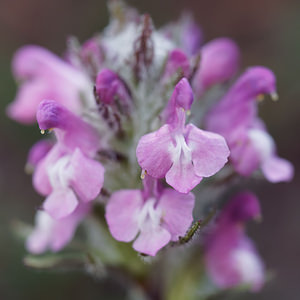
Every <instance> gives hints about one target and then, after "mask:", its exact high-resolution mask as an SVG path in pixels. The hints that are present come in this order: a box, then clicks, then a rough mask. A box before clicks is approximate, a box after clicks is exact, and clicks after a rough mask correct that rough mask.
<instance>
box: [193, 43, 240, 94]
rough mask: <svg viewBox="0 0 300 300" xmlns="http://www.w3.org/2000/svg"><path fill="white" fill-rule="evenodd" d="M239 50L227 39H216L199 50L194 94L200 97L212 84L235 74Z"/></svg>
mask: <svg viewBox="0 0 300 300" xmlns="http://www.w3.org/2000/svg"><path fill="white" fill-rule="evenodd" d="M239 56H240V54H239V49H238V47H237V45H236V43H235V42H233V41H232V40H230V39H228V38H218V39H215V40H213V41H211V42H209V43H207V44H205V45H204V46H203V47H202V49H201V61H200V65H199V69H198V71H197V73H196V74H195V77H194V80H193V86H194V88H195V91H196V94H198V95H201V94H202V93H203V92H204V91H205V90H206V89H208V88H209V87H211V86H212V85H213V84H217V83H222V82H224V81H226V80H228V79H230V78H231V77H233V75H234V74H235V73H236V72H237V70H238V67H239Z"/></svg>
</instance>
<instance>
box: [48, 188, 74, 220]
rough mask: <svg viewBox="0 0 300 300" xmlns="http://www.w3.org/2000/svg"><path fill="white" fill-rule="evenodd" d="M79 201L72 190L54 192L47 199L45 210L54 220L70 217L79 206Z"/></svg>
mask: <svg viewBox="0 0 300 300" xmlns="http://www.w3.org/2000/svg"><path fill="white" fill-rule="evenodd" d="M78 203H79V202H78V199H77V197H76V195H75V194H74V192H73V191H72V190H71V189H70V188H67V187H66V188H61V189H56V190H53V192H52V193H51V194H50V195H49V196H48V197H47V198H46V200H45V202H44V204H43V208H44V209H45V211H46V212H47V213H49V215H50V216H51V217H52V218H54V219H62V218H65V217H67V216H69V215H70V214H71V213H72V212H73V211H74V210H75V209H76V207H77V206H78Z"/></svg>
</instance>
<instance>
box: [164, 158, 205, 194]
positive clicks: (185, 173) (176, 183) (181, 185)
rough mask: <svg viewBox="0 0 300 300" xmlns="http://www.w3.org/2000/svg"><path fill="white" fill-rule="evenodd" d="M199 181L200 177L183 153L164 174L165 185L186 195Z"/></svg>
mask: <svg viewBox="0 0 300 300" xmlns="http://www.w3.org/2000/svg"><path fill="white" fill-rule="evenodd" d="M201 180H202V177H200V176H198V175H197V174H196V173H195V169H194V166H193V163H192V161H191V160H189V159H187V158H185V157H184V154H183V153H181V157H180V159H179V160H177V161H174V163H173V165H172V167H171V169H170V170H169V171H168V172H167V174H166V181H167V183H168V184H169V185H171V186H172V187H173V188H174V189H175V190H176V191H178V192H180V193H188V192H189V191H190V190H192V189H193V188H194V187H195V186H196V185H197V184H198V183H200V181H201Z"/></svg>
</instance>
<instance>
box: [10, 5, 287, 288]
mask: <svg viewBox="0 0 300 300" xmlns="http://www.w3.org/2000/svg"><path fill="white" fill-rule="evenodd" d="M110 9H111V13H112V19H111V22H110V24H109V26H108V27H107V28H106V29H105V30H104V31H103V33H101V34H100V35H98V36H95V37H93V38H91V39H89V40H88V41H87V42H85V43H83V44H82V45H81V44H80V43H79V42H78V41H77V40H75V39H71V40H70V41H69V43H68V49H67V51H66V53H65V55H64V57H63V58H60V57H58V56H56V55H55V54H53V53H51V52H49V51H48V50H46V49H44V48H41V47H38V46H25V47H23V48H21V49H20V50H19V51H18V52H17V53H16V54H15V56H14V59H13V73H14V75H15V77H16V78H17V79H18V80H20V81H21V82H20V88H19V91H18V93H17V96H16V99H15V100H14V102H12V103H11V104H10V105H9V107H8V110H7V113H8V115H9V116H10V117H11V118H12V119H14V120H16V121H18V122H21V123H24V124H31V123H34V122H37V123H38V126H39V128H40V130H41V133H47V138H45V139H43V140H42V141H39V142H38V143H36V144H35V145H34V146H33V147H32V149H31V150H30V153H29V156H28V162H27V170H29V171H31V172H32V174H33V186H34V188H35V189H36V191H37V192H38V193H40V194H41V195H42V196H44V197H45V200H44V202H43V204H42V205H41V210H40V211H38V212H37V216H36V227H35V229H34V230H33V231H32V233H31V234H30V235H29V237H28V239H27V244H26V245H27V249H28V251H30V252H32V253H35V254H39V253H42V252H45V251H46V250H50V251H54V252H56V251H59V250H61V249H62V248H64V247H65V246H66V245H67V244H68V243H69V242H70V240H71V239H72V237H73V235H74V233H75V231H76V227H77V226H78V224H79V223H80V222H81V221H82V220H84V219H86V218H88V215H89V214H91V212H92V211H93V207H95V206H101V205H103V206H104V207H105V213H104V217H105V220H106V222H107V225H108V229H109V231H110V233H111V235H112V236H113V237H114V238H115V239H116V240H118V241H122V242H131V241H133V248H134V249H135V250H136V251H137V252H139V253H142V254H144V255H149V256H155V255H156V254H157V253H158V251H160V250H161V249H162V248H164V247H165V246H166V245H167V244H169V243H171V244H172V245H173V244H174V245H176V243H177V244H180V241H181V239H182V237H184V236H185V234H186V233H187V232H188V231H189V229H190V228H191V226H192V224H193V220H194V217H193V210H194V206H195V202H196V201H197V202H199V205H200V206H201V201H202V199H201V190H202V189H203V190H205V188H206V184H205V182H206V181H205V180H203V178H207V177H211V176H213V175H215V174H216V173H218V172H219V171H220V170H221V169H223V171H222V172H219V174H218V175H216V176H214V177H212V179H210V180H209V182H212V183H213V182H215V181H217V180H222V179H224V177H225V176H227V175H226V174H230V175H233V176H235V177H236V178H240V176H239V175H241V176H244V177H245V176H246V177H250V176H252V175H253V174H259V173H260V172H261V173H262V174H263V175H264V176H265V178H266V179H267V180H269V181H271V182H279V181H289V180H291V179H292V177H293V167H292V165H291V163H290V162H288V161H287V160H285V159H282V158H279V157H278V156H277V154H276V147H275V143H274V141H273V139H272V138H271V136H270V135H269V133H268V132H267V129H266V126H265V125H264V123H263V121H262V120H261V119H259V117H258V101H257V99H261V98H262V97H263V96H264V95H271V97H272V98H274V99H276V98H277V94H276V84H275V77H274V74H273V73H272V71H271V70H269V69H267V68H265V67H261V66H256V67H251V68H249V69H248V70H247V71H246V72H245V73H242V75H240V76H239V77H238V79H236V81H235V82H234V83H233V85H232V86H231V87H229V88H228V86H229V84H228V83H229V82H230V81H231V80H234V78H235V77H236V76H237V73H238V72H239V61H240V53H239V48H238V46H237V45H236V44H235V42H234V41H232V40H230V39H228V38H218V39H215V40H213V41H210V42H208V43H206V44H203V35H202V31H201V29H200V28H199V27H198V26H197V25H196V23H195V22H194V21H193V20H192V19H191V18H189V17H187V16H184V17H183V18H182V19H181V20H180V21H179V22H178V23H176V24H172V25H169V26H165V27H163V28H162V29H160V30H156V29H155V28H154V26H153V24H152V20H151V18H150V17H149V15H143V16H140V15H139V14H138V13H137V12H136V11H135V10H133V9H130V8H125V7H124V6H123V4H122V3H121V2H119V1H114V2H111V3H110ZM207 95H209V97H208V96H207ZM50 132H51V133H50ZM48 133H49V134H48ZM225 165H226V166H225ZM224 166H225V167H224ZM202 180H203V182H202ZM196 186H198V187H197V189H194V188H195V187H196ZM193 189H194V191H193ZM216 189H217V187H216ZM199 191H200V192H199ZM259 214H260V208H259V204H258V200H257V199H256V197H255V196H254V195H252V194H251V193H241V194H239V195H238V196H236V197H235V198H234V199H233V200H232V201H231V202H230V204H229V205H228V206H226V207H225V208H224V210H223V211H222V212H221V214H220V216H219V217H218V218H217V219H216V221H215V225H214V226H213V228H212V229H211V230H208V231H207V232H206V235H205V238H204V239H203V243H204V250H205V251H204V252H205V255H204V258H205V264H206V266H207V270H208V273H209V274H210V276H211V278H212V280H213V281H214V282H215V284H216V285H217V286H219V287H222V288H227V287H232V286H235V285H238V284H250V285H251V287H252V289H253V290H258V289H259V288H260V287H261V286H262V284H263V282H264V267H263V264H262V262H261V260H260V258H259V256H258V254H257V252H256V250H255V248H254V246H253V244H252V242H251V241H250V239H249V238H248V237H247V236H246V235H245V232H244V227H243V226H242V225H243V224H244V223H245V222H246V221H248V220H249V219H251V218H255V217H257V216H258V215H259ZM198 217H199V216H195V219H198ZM200 227H201V225H200ZM198 247H200V246H199V245H198Z"/></svg>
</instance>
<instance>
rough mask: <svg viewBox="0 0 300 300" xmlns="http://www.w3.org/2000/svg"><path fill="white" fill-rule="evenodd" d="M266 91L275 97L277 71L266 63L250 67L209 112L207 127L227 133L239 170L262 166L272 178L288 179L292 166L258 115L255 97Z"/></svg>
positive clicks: (246, 171) (246, 172) (266, 175)
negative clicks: (265, 65)
mask: <svg viewBox="0 0 300 300" xmlns="http://www.w3.org/2000/svg"><path fill="white" fill-rule="evenodd" d="M264 94H271V95H272V96H273V97H276V83H275V76H274V74H273V73H272V72H271V71H270V70H269V69H267V68H264V67H252V68H250V69H248V70H247V71H246V72H245V73H244V74H243V75H242V76H241V77H240V78H239V79H238V80H237V82H236V83H235V84H234V85H233V87H232V88H231V89H230V90H229V91H228V92H227V94H226V95H225V96H224V97H223V99H221V101H220V102H219V103H217V104H216V105H215V107H213V109H212V110H211V111H210V112H209V113H208V115H207V117H206V128H207V129H208V130H210V131H213V132H216V133H219V134H221V135H222V136H224V137H225V139H226V141H227V143H228V145H229V148H230V153H231V154H230V160H231V162H232V164H233V166H234V168H235V170H236V171H237V172H238V173H239V174H241V175H244V176H249V175H251V174H252V173H253V172H254V171H255V170H257V169H258V168H261V170H262V172H263V173H264V175H265V177H266V178H267V179H268V180H269V181H271V182H278V181H289V180H291V179H292V177H293V166H292V164H291V163H290V162H288V161H287V160H285V159H282V158H279V157H278V156H277V154H276V147H275V143H274V141H273V139H272V137H271V136H270V135H269V134H268V133H267V131H266V128H265V125H264V124H263V122H262V121H261V120H260V119H259V118H258V117H257V101H256V100H257V98H259V97H261V95H264Z"/></svg>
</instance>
